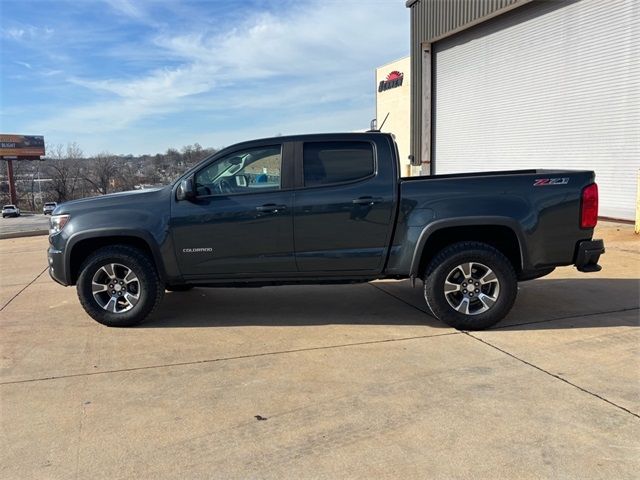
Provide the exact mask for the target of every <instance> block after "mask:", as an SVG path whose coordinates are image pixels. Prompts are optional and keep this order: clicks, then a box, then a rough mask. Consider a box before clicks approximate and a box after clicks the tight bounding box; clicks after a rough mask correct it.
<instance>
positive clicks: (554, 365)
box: [0, 224, 640, 479]
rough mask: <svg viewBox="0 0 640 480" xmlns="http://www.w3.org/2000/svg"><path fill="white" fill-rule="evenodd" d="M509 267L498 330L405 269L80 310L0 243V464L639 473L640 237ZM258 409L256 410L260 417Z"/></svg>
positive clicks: (384, 474)
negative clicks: (413, 282)
mask: <svg viewBox="0 0 640 480" xmlns="http://www.w3.org/2000/svg"><path fill="white" fill-rule="evenodd" d="M600 233H601V234H602V235H603V236H604V238H605V242H606V243H607V254H606V255H605V256H604V257H602V265H603V267H604V268H603V271H602V272H599V273H597V274H588V275H587V274H580V273H579V272H576V271H575V270H573V269H569V268H564V269H558V270H557V271H556V272H554V273H553V274H552V275H551V276H549V277H547V278H543V279H540V280H535V281H532V282H526V283H523V284H521V287H520V292H519V296H518V300H517V303H516V307H515V308H514V310H513V312H512V313H511V314H510V315H509V317H508V318H507V319H505V321H504V322H502V323H501V324H500V325H498V327H497V328H495V329H492V330H489V331H485V332H473V333H464V332H458V331H456V330H453V329H451V328H449V327H447V326H445V325H443V324H442V323H440V322H438V321H437V320H435V319H433V318H432V317H430V316H428V315H426V314H425V313H424V310H425V305H424V301H423V300H422V297H421V291H420V288H415V289H412V288H411V287H410V286H409V285H408V284H407V282H375V283H373V284H363V285H353V286H314V287H307V286H299V287H298V286H296V287H274V288H262V289H195V290H192V291H190V292H185V293H167V295H166V296H165V300H164V303H163V305H162V307H161V308H160V311H159V312H158V313H157V314H156V315H155V317H154V318H153V319H151V320H150V321H149V322H148V323H146V324H144V325H143V326H141V327H138V328H132V329H110V328H107V327H103V326H101V325H99V324H97V323H95V322H93V321H92V320H91V319H90V318H89V317H88V316H87V315H86V314H85V313H84V311H83V310H82V308H81V307H80V305H79V303H78V301H77V298H76V296H75V290H74V289H72V288H66V289H65V288H63V287H60V286H58V285H57V284H55V283H53V282H52V281H51V280H50V279H49V277H48V275H47V274H46V272H45V273H44V274H42V272H43V271H44V269H45V267H46V258H45V255H44V250H45V248H46V237H35V238H28V239H12V240H2V241H0V308H1V309H2V310H1V311H0V338H1V340H0V342H1V343H0V345H1V349H2V350H1V353H2V355H1V357H2V358H1V363H0V414H1V423H2V448H1V449H0V451H1V453H0V475H1V476H2V478H89V477H90V478H132V477H138V478H243V479H246V478H283V477H286V478H327V479H329V478H331V479H333V478H371V477H380V478H492V479H494V478H550V477H552V478H637V471H638V468H640V461H639V459H640V440H639V439H640V368H639V367H640V362H639V359H640V352H639V349H638V346H639V345H640V342H639V340H640V334H639V333H638V332H639V330H638V324H639V312H640V310H639V308H640V300H639V298H638V297H639V280H638V279H639V278H640V249H639V248H638V245H639V243H638V242H639V241H638V237H636V236H634V234H633V228H632V227H630V226H626V225H619V224H602V228H600ZM256 416H259V417H260V418H266V420H259V419H257V418H256Z"/></svg>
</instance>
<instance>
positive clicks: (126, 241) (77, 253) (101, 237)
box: [65, 229, 166, 285]
mask: <svg viewBox="0 0 640 480" xmlns="http://www.w3.org/2000/svg"><path fill="white" fill-rule="evenodd" d="M112 245H127V246H131V247H134V248H137V249H139V250H141V251H143V252H145V253H146V254H148V255H149V257H150V258H151V260H152V262H153V263H154V265H155V267H156V269H157V271H158V275H159V276H160V278H161V279H162V281H165V280H166V272H165V270H164V265H163V263H162V257H161V255H160V251H159V248H158V246H157V245H156V243H155V242H154V241H153V239H152V238H151V237H150V235H149V234H148V233H147V232H144V231H138V230H121V229H120V230H113V231H112V230H100V231H85V232H82V233H79V234H76V235H73V236H72V237H71V238H70V239H69V241H68V243H67V247H66V249H65V250H66V262H65V263H66V271H67V272H68V274H67V275H68V284H69V285H75V284H76V282H77V280H78V276H79V275H80V266H81V265H82V263H83V262H84V261H85V260H86V259H87V257H88V256H89V255H91V254H92V253H93V252H95V251H96V250H97V249H99V248H102V247H106V246H112Z"/></svg>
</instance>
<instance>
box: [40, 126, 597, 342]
mask: <svg viewBox="0 0 640 480" xmlns="http://www.w3.org/2000/svg"><path fill="white" fill-rule="evenodd" d="M597 217H598V188H597V185H596V184H595V183H594V173H593V172H589V171H568V170H522V171H511V172H486V173H473V174H460V175H435V176H429V177H426V176H425V177H412V178H400V175H399V162H398V150H397V147H396V144H395V141H394V139H393V136H392V135H389V134H383V133H379V132H368V133H345V134H323V135H302V136H291V137H277V138H269V139H263V140H255V141H251V142H246V143H241V144H238V145H234V146H232V147H229V148H226V149H224V150H222V151H220V152H218V153H216V154H215V155H213V156H211V157H210V158H207V159H205V160H203V161H202V162H200V163H199V164H198V165H197V166H195V167H194V168H192V169H191V170H189V171H188V172H186V173H185V174H184V175H183V176H182V177H181V178H179V179H178V180H177V181H176V182H174V183H173V184H172V185H169V186H167V187H164V188H160V189H153V190H142V191H138V192H125V193H119V194H113V195H105V196H102V197H96V198H88V199H83V200H76V201H73V202H68V203H64V204H62V205H59V206H58V207H57V208H56V209H55V211H54V214H53V217H52V218H51V229H50V237H49V241H50V247H49V251H48V255H49V266H50V270H49V271H50V274H51V276H52V277H53V279H54V280H56V281H57V282H59V283H61V284H62V285H77V291H78V296H79V298H80V302H81V303H82V305H83V307H84V308H85V310H86V311H87V313H88V314H89V315H90V316H91V317H93V318H94V319H95V320H97V321H98V322H100V323H103V324H105V325H110V326H129V325H133V324H136V323H139V322H141V321H142V320H144V319H145V318H146V317H147V316H148V315H149V314H151V312H152V311H153V310H154V308H156V307H157V306H158V305H159V304H160V300H161V299H162V296H163V294H164V291H165V289H166V290H170V291H181V290H187V289H189V288H192V287H194V286H199V287H220V286H234V287H242V286H246V287H254V286H265V285H289V284H319V283H355V282H368V281H371V280H375V279H404V278H409V279H412V280H413V281H414V283H415V279H420V280H422V281H423V283H424V296H425V300H426V302H427V305H428V306H429V309H430V310H431V312H433V315H434V316H436V317H437V318H439V319H441V320H442V321H444V322H446V323H448V324H449V325H452V326H453V327H455V328H459V329H482V328H486V327H489V326H491V325H493V324H495V323H496V322H498V321H500V320H501V319H502V318H503V317H504V316H505V315H506V314H507V313H508V312H509V310H510V309H511V307H512V305H513V303H514V301H515V298H516V293H517V283H518V281H524V280H531V279H534V278H538V277H541V276H543V275H546V274H548V273H550V272H551V271H552V270H553V269H554V268H555V267H558V266H563V265H575V266H576V267H577V268H578V270H580V271H582V272H593V271H598V270H600V266H599V265H598V263H597V262H598V258H599V257H600V255H601V254H602V253H603V252H604V244H603V242H602V241H601V240H592V235H593V228H594V227H595V225H596V221H597ZM212 315H215V313H212Z"/></svg>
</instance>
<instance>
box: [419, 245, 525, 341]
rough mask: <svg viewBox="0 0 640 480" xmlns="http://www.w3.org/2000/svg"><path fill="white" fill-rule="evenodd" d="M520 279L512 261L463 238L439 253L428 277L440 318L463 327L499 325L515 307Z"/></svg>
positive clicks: (430, 300)
mask: <svg viewBox="0 0 640 480" xmlns="http://www.w3.org/2000/svg"><path fill="white" fill-rule="evenodd" d="M517 292H518V280H517V277H516V273H515V271H514V269H513V266H512V265H511V262H510V261H509V260H508V259H507V258H506V257H505V256H504V255H503V254H502V253H501V252H500V251H498V250H496V249H495V248H493V247H491V246H490V245H487V244H484V243H480V242H459V243H455V244H453V245H450V246H448V247H446V248H445V249H443V250H442V251H441V252H440V253H438V254H437V255H436V256H435V257H434V258H433V260H432V261H431V262H430V263H429V265H428V267H427V269H426V272H425V277H424V296H425V300H426V301H427V305H428V306H429V308H430V309H431V311H432V312H433V314H434V316H435V317H436V318H438V319H439V320H442V321H443V322H445V323H447V324H448V325H450V326H452V327H454V328H457V329H459V330H482V329H484V328H488V327H490V326H492V325H495V324H496V323H498V322H499V321H500V320H502V319H503V318H504V317H505V316H506V315H507V314H508V313H509V311H510V310H511V307H512V306H513V303H514V302H515V299H516V294H517Z"/></svg>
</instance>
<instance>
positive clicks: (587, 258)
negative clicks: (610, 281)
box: [575, 240, 604, 272]
mask: <svg viewBox="0 0 640 480" xmlns="http://www.w3.org/2000/svg"><path fill="white" fill-rule="evenodd" d="M603 253H604V241H602V240H584V241H582V242H579V243H578V251H577V253H576V261H575V265H576V267H577V269H578V270H580V271H581V272H599V271H600V270H602V267H601V266H600V265H598V260H599V259H600V255H602V254H603Z"/></svg>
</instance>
